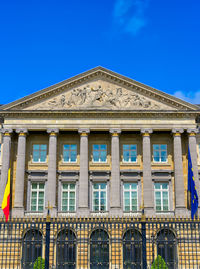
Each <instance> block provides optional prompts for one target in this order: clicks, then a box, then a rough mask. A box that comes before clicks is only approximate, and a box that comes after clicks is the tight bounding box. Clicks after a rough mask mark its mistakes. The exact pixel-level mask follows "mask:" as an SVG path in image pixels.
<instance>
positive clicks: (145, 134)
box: [140, 128, 153, 136]
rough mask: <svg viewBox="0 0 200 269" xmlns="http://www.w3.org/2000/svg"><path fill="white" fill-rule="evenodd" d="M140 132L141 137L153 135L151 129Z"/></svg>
mask: <svg viewBox="0 0 200 269" xmlns="http://www.w3.org/2000/svg"><path fill="white" fill-rule="evenodd" d="M140 132H141V134H142V135H143V136H150V134H152V133H153V130H152V129H150V128H147V129H146V128H144V129H143V128H142V129H141V130H140Z"/></svg>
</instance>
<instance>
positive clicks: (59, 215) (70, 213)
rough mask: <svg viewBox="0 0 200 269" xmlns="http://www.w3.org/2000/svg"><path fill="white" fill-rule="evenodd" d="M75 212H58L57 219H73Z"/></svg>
mask: <svg viewBox="0 0 200 269" xmlns="http://www.w3.org/2000/svg"><path fill="white" fill-rule="evenodd" d="M76 214H77V212H63V211H58V217H75V216H76Z"/></svg>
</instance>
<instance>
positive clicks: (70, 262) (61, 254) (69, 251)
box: [56, 229, 76, 269]
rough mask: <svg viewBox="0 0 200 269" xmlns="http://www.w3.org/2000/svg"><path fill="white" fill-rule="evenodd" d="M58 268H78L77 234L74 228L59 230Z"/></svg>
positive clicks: (57, 245)
mask: <svg viewBox="0 0 200 269" xmlns="http://www.w3.org/2000/svg"><path fill="white" fill-rule="evenodd" d="M56 247H57V250H56V268H58V269H61V268H62V269H74V268H76V235H75V234H74V232H73V231H72V230H67V229H65V230H62V231H60V232H59V234H58V237H57V244H56Z"/></svg>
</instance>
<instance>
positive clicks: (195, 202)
mask: <svg viewBox="0 0 200 269" xmlns="http://www.w3.org/2000/svg"><path fill="white" fill-rule="evenodd" d="M188 191H189V192H190V196H191V200H190V205H191V218H192V219H194V215H195V213H196V211H197V209H198V204H199V201H198V200H199V199H198V194H197V190H196V186H195V181H194V174H193V168H192V160H191V155H190V148H189V147H188Z"/></svg>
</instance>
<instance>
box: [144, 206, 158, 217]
mask: <svg viewBox="0 0 200 269" xmlns="http://www.w3.org/2000/svg"><path fill="white" fill-rule="evenodd" d="M155 213H156V212H155V210H154V208H153V207H146V208H144V214H145V217H148V218H152V217H155V215H156V214H155Z"/></svg>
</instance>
